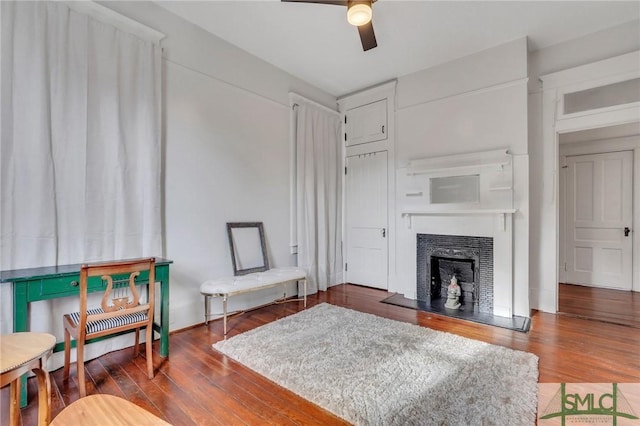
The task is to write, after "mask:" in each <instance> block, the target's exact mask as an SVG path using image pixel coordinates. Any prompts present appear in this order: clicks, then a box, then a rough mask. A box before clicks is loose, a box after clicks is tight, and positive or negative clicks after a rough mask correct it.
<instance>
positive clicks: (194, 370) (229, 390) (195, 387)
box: [0, 285, 640, 425]
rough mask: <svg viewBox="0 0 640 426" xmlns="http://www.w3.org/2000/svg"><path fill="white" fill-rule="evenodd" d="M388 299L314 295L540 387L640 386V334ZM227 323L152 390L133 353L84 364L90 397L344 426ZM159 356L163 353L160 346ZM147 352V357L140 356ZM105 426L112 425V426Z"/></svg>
mask: <svg viewBox="0 0 640 426" xmlns="http://www.w3.org/2000/svg"><path fill="white" fill-rule="evenodd" d="M387 296H389V294H388V293H387V292H384V291H380V290H374V289H370V288H364V287H358V286H353V285H340V286H336V287H332V288H331V289H329V291H327V292H323V293H320V294H319V295H314V296H312V297H310V299H309V305H314V304H317V303H321V302H328V303H332V304H335V305H339V306H344V307H348V308H351V309H355V310H358V311H362V312H368V313H372V314H376V315H379V316H382V317H386V318H392V319H395V320H400V321H405V322H408V323H413V324H418V325H420V326H424V327H429V328H432V329H435V330H442V331H447V332H450V333H455V334H459V335H461V336H465V337H469V338H472V339H478V340H482V341H485V342H489V343H493V344H496V345H502V346H506V347H510V348H513V349H517V350H523V351H528V352H532V353H534V354H536V355H538V356H539V357H540V363H539V368H540V378H539V381H540V382H596V383H597V382H605V383H610V382H640V330H638V329H634V328H630V327H625V326H620V325H616V324H610V323H605V322H598V321H589V320H585V319H581V318H575V317H570V316H563V315H551V314H544V313H534V315H533V317H532V327H531V331H530V332H529V333H521V332H517V331H511V330H507V329H503V328H497V327H492V326H487V325H482V324H477V323H472V322H467V321H464V320H457V319H453V318H448V317H443V316H439V315H436V314H431V313H426V312H421V311H415V310H412V309H408V308H402V307H399V306H393V305H388V304H384V303H380V300H382V299H384V298H385V297H387ZM301 309H302V305H301V303H299V302H295V303H287V304H282V305H273V306H269V307H266V308H262V309H258V310H255V311H252V312H250V313H247V314H245V315H243V316H240V317H237V318H235V319H232V320H231V322H230V327H231V331H230V335H231V336H232V335H235V334H238V333H241V332H244V331H247V330H249V329H252V328H255V327H258V326H260V325H262V324H265V323H268V322H271V321H274V320H276V319H278V318H282V317H284V316H287V315H291V314H293V313H295V312H297V311H299V310H301ZM221 332H222V324H221V321H214V322H212V323H210V324H209V326H208V327H205V326H204V325H201V326H197V327H194V328H191V329H188V330H183V331H180V332H177V333H174V334H172V335H171V340H170V345H171V346H170V350H171V353H170V357H169V358H168V359H165V360H162V359H161V358H159V357H157V356H156V358H155V360H154V363H155V364H156V368H157V370H156V376H155V378H154V379H153V380H149V379H148V378H147V377H146V374H145V363H144V359H143V358H142V357H138V358H137V359H135V360H133V359H132V358H131V353H132V351H131V349H126V350H122V351H116V352H112V353H110V354H107V355H104V356H102V357H100V358H98V359H96V360H93V361H90V362H88V363H87V364H86V368H87V373H88V378H89V380H90V383H89V385H88V387H87V392H88V393H90V394H91V393H109V394H113V395H117V396H120V397H123V398H126V399H128V400H130V401H132V402H134V403H136V404H138V405H139V406H141V407H143V408H144V409H146V410H148V411H150V412H152V413H153V414H155V415H157V416H159V417H161V418H163V419H165V420H167V421H168V422H170V423H173V424H175V425H191V424H200V425H215V424H224V425H229V424H249V425H255V424H260V425H262V424H278V425H283V424H284V425H286V424H298V425H307V424H308V425H331V424H344V422H343V421H341V420H340V419H338V418H336V417H335V416H333V415H332V414H330V413H328V412H326V411H324V410H323V409H321V408H319V407H317V406H315V405H313V404H311V403H309V402H307V401H305V400H303V399H301V398H299V397H297V396H296V395H294V394H293V393H291V392H289V391H287V390H285V389H282V388H280V387H279V386H277V385H275V384H273V383H271V382H270V381H268V380H267V379H265V378H263V377H262V376H260V375H258V374H256V373H254V372H252V371H251V370H249V369H247V368H244V367H243V366H241V365H239V364H237V363H235V362H234V361H232V360H230V359H228V358H226V357H225V356H223V355H221V354H220V353H218V352H216V351H215V350H213V349H212V348H211V344H212V343H214V342H217V341H218V340H220V339H222V334H221ZM156 349H157V343H156ZM142 352H144V351H142ZM71 372H72V375H71V378H70V379H69V380H68V381H65V380H63V379H62V369H60V370H57V371H54V372H53V373H52V378H53V392H52V393H53V398H52V400H53V401H52V416H53V417H55V416H56V415H57V414H58V413H59V412H60V411H61V410H62V409H63V408H64V407H65V406H67V405H68V404H70V403H72V402H73V401H75V400H76V399H78V388H77V382H76V374H75V368H72V370H71ZM28 382H29V383H28V390H29V405H28V406H27V407H26V408H24V409H23V410H22V413H23V420H24V424H36V418H37V414H36V411H37V406H36V404H37V403H36V400H37V399H36V389H35V382H34V380H33V379H30V380H29V381H28ZM8 394H9V392H8V388H7V387H5V388H4V389H2V392H1V397H2V399H1V402H2V405H0V410H1V411H0V424H6V423H7V420H8V419H7V415H8V414H7V407H8V396H9V395H8ZM105 424H108V422H107V423H105Z"/></svg>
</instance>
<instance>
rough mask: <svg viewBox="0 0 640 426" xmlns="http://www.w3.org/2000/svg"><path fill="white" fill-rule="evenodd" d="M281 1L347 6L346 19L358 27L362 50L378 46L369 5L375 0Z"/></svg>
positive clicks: (286, 0)
mask: <svg viewBox="0 0 640 426" xmlns="http://www.w3.org/2000/svg"><path fill="white" fill-rule="evenodd" d="M281 1H283V2H292V3H316V4H329V5H336V6H346V7H347V21H349V23H350V24H351V25H354V26H356V27H358V33H359V34H360V41H362V50H364V51H365V52H366V51H367V50H370V49H373V48H374V47H376V46H378V43H377V41H376V35H375V33H374V32H373V24H372V23H371V16H372V10H371V5H372V4H373V3H375V2H376V0H364V1H358V0H281Z"/></svg>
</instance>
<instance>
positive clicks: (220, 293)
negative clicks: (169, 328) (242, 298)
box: [200, 267, 307, 336]
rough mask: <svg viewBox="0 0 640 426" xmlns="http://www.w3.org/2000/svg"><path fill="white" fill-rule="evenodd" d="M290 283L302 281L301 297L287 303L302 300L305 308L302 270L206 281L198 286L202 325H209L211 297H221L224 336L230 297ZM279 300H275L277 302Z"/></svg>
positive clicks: (304, 287) (305, 299)
mask: <svg viewBox="0 0 640 426" xmlns="http://www.w3.org/2000/svg"><path fill="white" fill-rule="evenodd" d="M292 281H303V297H302V298H297V299H291V300H287V301H297V300H303V301H304V307H305V308H306V307H307V275H306V273H305V272H304V271H303V270H302V269H298V268H294V267H290V268H274V269H269V270H267V271H264V272H254V273H252V274H247V275H240V276H236V277H228V278H219V279H215V280H208V281H205V282H203V283H202V285H201V286H200V293H201V294H202V295H204V323H205V324H208V323H209V317H210V316H211V314H210V312H209V311H210V306H209V305H210V299H211V297H222V318H223V323H224V334H225V336H226V335H227V316H228V315H229V313H228V312H227V300H228V299H229V297H231V296H236V295H238V294H244V293H249V292H252V291H258V290H262V289H266V288H270V287H276V286H279V285H283V286H284V285H285V284H288V283H290V282H292ZM278 301H280V300H276V301H275V302H278Z"/></svg>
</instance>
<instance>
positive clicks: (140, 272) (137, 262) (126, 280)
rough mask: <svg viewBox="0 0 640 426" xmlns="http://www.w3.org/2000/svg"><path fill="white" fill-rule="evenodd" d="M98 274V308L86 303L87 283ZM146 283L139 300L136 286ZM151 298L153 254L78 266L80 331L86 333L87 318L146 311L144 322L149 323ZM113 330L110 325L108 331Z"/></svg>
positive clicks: (88, 320)
mask: <svg viewBox="0 0 640 426" xmlns="http://www.w3.org/2000/svg"><path fill="white" fill-rule="evenodd" d="M92 277H100V280H101V283H100V284H98V285H101V286H102V289H103V295H102V300H101V303H100V308H99V309H91V308H90V307H88V306H87V294H88V293H89V286H92V287H93V286H95V285H96V282H95V280H94V281H92V280H90V278H92ZM145 284H146V285H147V286H148V287H147V298H146V301H145V302H143V303H141V302H140V300H141V298H140V294H139V290H138V288H137V286H141V285H145ZM154 301H155V258H147V259H132V260H124V261H118V262H109V263H94V264H84V265H82V267H81V269H80V312H79V315H80V318H79V323H78V325H79V329H80V333H81V334H84V333H86V326H87V323H88V322H92V321H99V320H106V319H112V318H118V317H122V316H125V315H131V314H136V313H146V314H147V315H146V320H144V321H141V322H148V326H149V327H151V326H152V324H153V313H154ZM113 331H114V330H113V329H112V332H113Z"/></svg>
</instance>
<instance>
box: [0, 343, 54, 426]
mask: <svg viewBox="0 0 640 426" xmlns="http://www.w3.org/2000/svg"><path fill="white" fill-rule="evenodd" d="M55 344H56V338H55V336H52V335H51V334H47V333H29V332H26V333H12V334H3V335H0V387H4V386H6V385H8V384H9V383H11V405H10V408H9V419H10V424H11V425H12V426H13V425H18V424H20V377H21V376H22V375H23V374H25V373H28V372H29V371H33V372H34V373H35V375H36V377H37V378H38V425H43V426H44V425H47V424H49V417H50V416H51V382H50V381H49V373H48V372H47V370H45V365H44V364H45V362H46V360H47V358H48V357H49V355H51V353H52V352H53V347H54V346H55Z"/></svg>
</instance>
